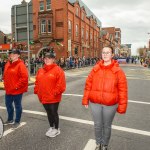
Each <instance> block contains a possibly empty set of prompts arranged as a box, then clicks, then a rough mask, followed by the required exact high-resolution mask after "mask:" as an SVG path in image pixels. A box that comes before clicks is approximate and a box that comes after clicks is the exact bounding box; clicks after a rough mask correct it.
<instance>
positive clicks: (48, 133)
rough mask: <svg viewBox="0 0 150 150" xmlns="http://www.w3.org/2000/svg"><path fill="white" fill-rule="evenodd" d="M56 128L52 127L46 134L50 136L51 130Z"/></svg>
mask: <svg viewBox="0 0 150 150" xmlns="http://www.w3.org/2000/svg"><path fill="white" fill-rule="evenodd" d="M53 129H54V128H53V127H50V128H49V129H48V130H47V132H46V134H45V135H46V136H49V135H50V134H51V132H52V130H53Z"/></svg>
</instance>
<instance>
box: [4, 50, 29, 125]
mask: <svg viewBox="0 0 150 150" xmlns="http://www.w3.org/2000/svg"><path fill="white" fill-rule="evenodd" d="M19 57H20V51H19V50H16V49H13V50H10V51H9V60H8V62H7V63H6V65H5V69H4V75H3V80H4V88H5V91H6V94H5V104H6V108H7V113H8V119H7V121H6V122H5V123H4V125H8V124H14V125H15V126H16V127H17V126H18V125H19V124H20V121H21V115H22V95H23V93H24V92H27V89H28V71H27V68H26V66H25V64H24V62H23V61H22V60H21V59H20V58H19ZM13 103H14V105H15V110H16V116H15V120H14V107H13ZM14 121H15V122H14Z"/></svg>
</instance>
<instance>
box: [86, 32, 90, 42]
mask: <svg viewBox="0 0 150 150" xmlns="http://www.w3.org/2000/svg"><path fill="white" fill-rule="evenodd" d="M88 39H89V32H88V31H86V40H88Z"/></svg>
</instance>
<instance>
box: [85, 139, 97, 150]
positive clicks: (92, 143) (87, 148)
mask: <svg viewBox="0 0 150 150" xmlns="http://www.w3.org/2000/svg"><path fill="white" fill-rule="evenodd" d="M95 147H96V143H95V140H93V139H89V141H88V143H87V144H86V146H85V148H84V149H83V150H95Z"/></svg>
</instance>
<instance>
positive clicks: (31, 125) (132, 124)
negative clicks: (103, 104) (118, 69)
mask: <svg viewBox="0 0 150 150" xmlns="http://www.w3.org/2000/svg"><path fill="white" fill-rule="evenodd" d="M122 69H123V70H124V71H125V73H126V75H127V79H128V88H129V104H128V110H127V113H126V114H125V115H120V114H116V116H115V119H114V122H113V130H112V136H111V140H110V146H109V149H110V150H150V90H149V89H150V70H149V69H147V68H144V67H141V66H139V65H137V66H134V65H133V66H131V65H123V66H122ZM90 70H91V67H88V68H82V69H74V70H69V71H66V79H67V90H66V92H65V93H64V95H63V97H62V102H61V104H60V107H59V114H60V129H61V134H60V135H59V136H57V137H55V138H48V137H46V136H45V133H46V131H47V129H48V128H49V125H48V121H47V117H46V114H45V111H44V109H43V107H42V105H41V104H40V103H39V100H38V98H37V96H36V95H34V94H33V86H30V87H29V91H28V92H27V93H25V94H24V96H23V109H24V112H23V115H22V124H21V126H20V127H19V128H17V129H15V130H14V129H12V128H13V126H11V125H10V126H8V127H5V133H4V137H3V138H2V139H1V140H0V150H94V143H95V141H94V127H93V122H92V117H91V113H90V109H85V108H84V107H83V106H82V105H81V99H82V95H83V89H84V84H85V79H86V77H87V75H88V73H89V71H90ZM0 115H1V116H2V118H3V119H4V120H6V110H5V103H4V91H0Z"/></svg>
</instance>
